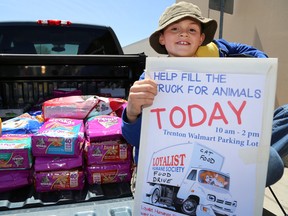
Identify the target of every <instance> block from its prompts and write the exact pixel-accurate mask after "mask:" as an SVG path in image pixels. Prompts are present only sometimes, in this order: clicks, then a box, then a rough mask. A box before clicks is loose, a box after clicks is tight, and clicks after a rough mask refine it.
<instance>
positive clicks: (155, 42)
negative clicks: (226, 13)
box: [149, 1, 217, 54]
mask: <svg viewBox="0 0 288 216" xmlns="http://www.w3.org/2000/svg"><path fill="white" fill-rule="evenodd" d="M184 17H191V18H194V19H196V20H198V21H199V22H200V23H202V32H203V33H204V34H205V40H204V41H203V43H202V46H204V45H206V44H208V43H210V42H211V41H212V40H213V39H214V35H215V32H216V30H217V22H216V20H213V19H210V18H205V17H202V13H201V10H200V8H199V7H198V6H196V5H194V4H192V3H188V2H184V1H181V2H178V3H175V4H173V5H172V6H170V7H168V8H166V10H165V11H164V13H163V14H162V16H161V17H160V19H159V26H158V28H157V30H156V31H155V32H154V33H153V34H152V35H151V36H150V38H149V42H150V45H151V47H152V48H153V49H154V50H155V51H156V52H157V53H160V54H167V50H166V49H165V47H164V46H163V45H161V44H160V43H159V36H160V32H161V30H163V29H164V28H165V27H167V26H168V25H170V24H171V23H174V22H176V21H178V20H180V19H182V18H184Z"/></svg>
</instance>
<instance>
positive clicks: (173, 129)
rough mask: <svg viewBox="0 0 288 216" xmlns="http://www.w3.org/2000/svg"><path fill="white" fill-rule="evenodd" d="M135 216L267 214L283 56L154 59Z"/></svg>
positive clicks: (150, 65) (150, 67) (148, 66)
mask: <svg viewBox="0 0 288 216" xmlns="http://www.w3.org/2000/svg"><path fill="white" fill-rule="evenodd" d="M146 69H147V71H146V77H147V78H151V79H154V80H156V82H157V85H158V94H157V96H156V98H155V101H154V103H153V105H152V106H150V107H148V108H145V109H144V110H143V114H142V131H141V140H140V155H139V161H138V173H137V182H136V195H135V205H134V214H133V215H147V216H154V215H155V216H156V215H165V216H178V215H197V216H199V215H201V216H202V215H203V216H204V215H205V216H208V215H209V216H212V215H217V214H222V215H238V216H242V215H262V209H263V200H264V191H265V184H266V174H267V165H268V159H269V148H270V139H271V126H272V117H273V110H274V99H275V91H276V77H277V76H276V75H277V59H273V58H270V59H255V58H163V57H162V58H161V57H160V58H152V57H151V58H147V64H146Z"/></svg>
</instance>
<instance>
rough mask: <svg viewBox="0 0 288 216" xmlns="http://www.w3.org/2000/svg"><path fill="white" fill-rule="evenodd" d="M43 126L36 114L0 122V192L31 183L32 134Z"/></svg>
mask: <svg viewBox="0 0 288 216" xmlns="http://www.w3.org/2000/svg"><path fill="white" fill-rule="evenodd" d="M42 124H43V119H42V118H41V116H40V115H39V114H37V113H35V115H30V114H28V113H24V114H22V115H20V116H18V117H15V118H12V119H9V120H6V121H3V122H2V125H1V126H2V136H1V137H0V192H1V193H2V192H6V191H10V190H14V189H18V188H23V187H25V186H29V185H31V184H32V183H33V167H32V165H33V156H32V144H31V143H32V142H31V140H32V134H33V133H36V132H37V131H38V129H39V128H40V127H41V125H42Z"/></svg>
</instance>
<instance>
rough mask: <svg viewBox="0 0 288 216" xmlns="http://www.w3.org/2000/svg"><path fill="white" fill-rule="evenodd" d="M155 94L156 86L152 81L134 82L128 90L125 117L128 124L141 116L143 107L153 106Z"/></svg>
mask: <svg viewBox="0 0 288 216" xmlns="http://www.w3.org/2000/svg"><path fill="white" fill-rule="evenodd" d="M156 94H157V84H156V82H155V81H154V80H152V79H144V80H139V81H136V82H134V84H133V86H131V88H130V92H129V96H128V104H127V107H126V115H127V118H128V121H129V122H134V121H135V120H136V119H137V117H138V116H139V115H140V114H141V112H142V109H143V108H144V107H148V106H150V105H152V104H153V101H154V97H155V96H156Z"/></svg>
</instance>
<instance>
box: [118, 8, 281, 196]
mask: <svg viewBox="0 0 288 216" xmlns="http://www.w3.org/2000/svg"><path fill="white" fill-rule="evenodd" d="M216 29H217V22H216V21H215V20H213V19H209V18H205V17H203V16H202V14H201V11H200V9H199V7H198V6H196V5H194V4H192V3H188V2H179V3H175V4H173V5H172V6H170V7H168V8H167V9H166V10H165V11H164V13H163V14H162V16H161V17H160V20H159V27H158V29H157V30H156V31H155V32H154V33H153V34H152V35H151V36H150V38H149V42H150V45H151V47H152V48H153V49H154V50H155V51H156V52H158V53H160V54H168V56H171V57H232V56H242V55H243V56H250V57H257V58H267V55H266V54H265V53H263V52H261V51H260V50H257V49H256V48H254V47H251V46H248V45H245V44H239V43H229V42H227V41H225V40H222V39H221V40H213V38H214V35H215V32H216ZM156 95H157V84H156V82H155V81H154V80H151V79H144V74H142V75H141V77H140V79H139V81H136V82H135V83H134V84H133V86H132V87H131V88H130V93H129V96H128V105H127V107H126V109H125V110H124V112H123V115H122V119H123V123H122V134H123V136H124V137H125V139H126V140H127V141H128V143H130V144H132V145H133V146H134V147H135V163H136V164H137V162H138V153H139V152H138V151H139V142H140V131H141V113H142V109H143V108H145V107H148V106H150V105H152V103H153V100H154V97H155V96H156ZM271 157H272V159H273V164H270V161H269V168H268V170H270V169H271V170H272V169H273V175H271V174H270V175H269V171H268V178H267V185H270V184H273V183H275V182H276V181H278V180H279V179H280V178H281V176H282V174H283V171H282V172H281V169H279V172H275V170H274V169H275V168H274V167H277V170H278V167H279V168H281V166H282V167H283V162H282V160H281V158H280V157H279V155H278V154H277V152H276V151H275V149H273V148H271V151H270V160H271ZM281 162H282V164H281ZM270 165H271V168H270ZM271 177H272V178H271ZM132 190H133V184H132ZM132 192H133V191H132Z"/></svg>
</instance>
